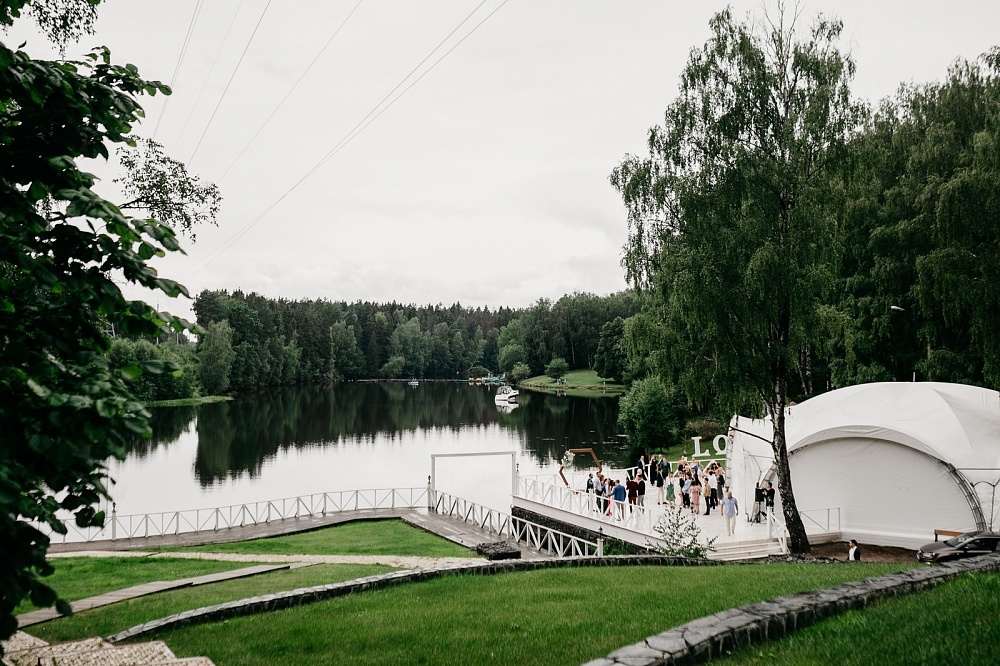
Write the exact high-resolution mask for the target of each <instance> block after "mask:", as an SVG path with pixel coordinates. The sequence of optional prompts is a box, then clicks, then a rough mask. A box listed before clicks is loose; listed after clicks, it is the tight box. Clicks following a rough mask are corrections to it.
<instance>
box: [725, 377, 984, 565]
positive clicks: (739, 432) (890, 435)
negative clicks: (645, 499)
mask: <svg viewBox="0 0 1000 666" xmlns="http://www.w3.org/2000/svg"><path fill="white" fill-rule="evenodd" d="M785 424H786V427H785V430H786V439H787V446H788V453H789V467H790V469H791V474H792V488H793V491H794V493H795V500H796V504H797V505H798V508H799V511H800V513H802V514H803V521H804V522H805V524H806V530H807V532H810V533H820V532H824V531H837V530H836V526H837V522H838V518H839V528H840V529H839V531H840V532H841V533H842V535H843V538H844V539H850V538H856V539H858V541H860V542H862V543H873V544H879V545H898V546H906V547H911V548H912V547H917V546H919V545H920V544H923V543H926V542H928V541H930V540H932V539H933V536H934V530H935V529H949V530H972V529H977V528H979V529H993V528H996V529H998V530H1000V493H998V492H997V484H998V482H1000V393H997V392H996V391H991V390H988V389H983V388H978V387H974V386H964V385H959V384H943V383H936V382H915V383H879V384H861V385H858V386H851V387H848V388H843V389H838V390H836V391H831V392H829V393H825V394H823V395H820V396H817V397H815V398H812V399H810V400H808V401H806V402H803V403H801V404H799V405H793V406H791V407H789V408H788V411H787V412H786V419H785ZM771 432H772V431H771V423H770V421H769V420H753V419H747V418H744V417H739V416H737V417H734V418H733V421H732V423H731V424H730V443H729V447H728V450H727V459H728V460H727V465H726V467H727V469H728V471H729V479H730V484H731V486H732V488H733V490H734V494H736V496H737V497H738V499H739V501H740V505H741V506H743V507H753V500H754V496H753V493H754V488H755V487H758V486H759V485H760V484H761V483H762V482H764V481H766V480H774V476H773V469H772V465H773V458H774V456H773V454H772V452H771V445H770V440H771ZM775 486H776V487H777V483H775ZM777 501H778V502H779V504H778V507H777V511H778V512H779V514H780V497H778V499H777ZM828 516H830V518H829V520H830V522H831V523H832V525H833V526H832V527H831V528H826V525H827V521H828Z"/></svg>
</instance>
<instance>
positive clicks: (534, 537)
mask: <svg viewBox="0 0 1000 666" xmlns="http://www.w3.org/2000/svg"><path fill="white" fill-rule="evenodd" d="M435 495H436V498H435V501H434V511H436V512H437V513H439V514H441V515H444V516H450V517H451V518H456V519H458V520H462V521H464V522H467V523H474V524H475V525H477V526H478V527H479V528H481V529H484V530H486V531H488V532H493V533H495V534H496V535H497V536H500V537H506V538H510V539H513V540H514V541H518V542H520V543H524V544H527V545H528V546H531V547H532V548H535V549H537V550H543V551H546V552H548V553H551V554H553V555H555V556H557V557H571V556H583V557H586V556H591V555H596V556H598V557H600V556H601V555H603V544H602V543H594V542H593V541H587V540H586V539H581V538H580V537H575V536H573V535H571V534H566V533H564V532H559V531H558V530H554V529H551V528H548V527H544V526H542V525H538V524H536V523H531V522H528V521H526V520H522V519H521V518H516V517H514V516H511V515H510V514H507V513H503V512H502V511H496V510H494V509H489V508H487V507H484V506H481V505H479V504H476V503H475V502H470V501H469V500H465V499H462V498H461V497H455V496H453V495H449V494H448V493H443V492H440V491H436V492H435Z"/></svg>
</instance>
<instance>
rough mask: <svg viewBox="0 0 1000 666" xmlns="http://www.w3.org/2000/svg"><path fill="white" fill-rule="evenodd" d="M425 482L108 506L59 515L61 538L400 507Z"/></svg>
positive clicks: (420, 500) (420, 494) (422, 500)
mask: <svg viewBox="0 0 1000 666" xmlns="http://www.w3.org/2000/svg"><path fill="white" fill-rule="evenodd" d="M427 498H428V491H427V488H385V489H372V490H342V491H335V492H327V493H314V494H312V495H301V496H299V497H287V498H284V499H276V500H266V501H262V502H252V503H247V504H233V505H230V506H223V507H216V508H214V509H190V510H187V511H165V512H161V513H141V514H133V515H126V516H119V515H117V513H116V512H114V511H112V512H111V515H110V516H109V520H108V521H107V522H106V523H105V525H104V527H88V528H81V527H78V526H77V525H76V523H75V522H74V521H73V520H72V519H69V520H64V521H63V525H65V526H66V531H67V533H66V534H63V535H61V536H62V541H63V542H64V543H65V542H68V541H72V542H80V541H83V542H87V541H99V540H106V539H132V538H138V537H151V536H165V535H170V534H184V533H189V532H204V531H214V530H220V529H226V528H230V527H245V526H247V525H261V524H265V523H270V522H272V521H276V520H286V519H289V518H303V517H307V516H325V515H327V514H328V513H337V512H341V511H359V510H362V509H405V508H416V507H426V506H428V499H427ZM35 527H37V528H38V529H40V530H42V531H43V532H44V533H46V534H47V535H49V536H50V537H51V538H52V539H56V538H57V537H58V536H60V535H58V534H57V533H55V532H53V531H52V529H51V528H50V527H48V526H47V525H39V524H35Z"/></svg>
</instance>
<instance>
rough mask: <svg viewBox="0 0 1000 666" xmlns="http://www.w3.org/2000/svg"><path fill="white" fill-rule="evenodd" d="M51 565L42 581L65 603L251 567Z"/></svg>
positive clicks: (25, 606)
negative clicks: (134, 586)
mask: <svg viewBox="0 0 1000 666" xmlns="http://www.w3.org/2000/svg"><path fill="white" fill-rule="evenodd" d="M52 565H53V566H54V567H55V572H54V573H53V574H52V575H51V576H49V577H48V578H45V579H44V581H45V583H46V584H47V585H49V587H51V588H53V589H54V590H55V591H56V592H58V593H59V596H60V597H62V598H63V599H65V600H66V601H77V600H78V599H84V598H86V597H95V596H97V595H99V594H104V593H105V592H111V591H112V590H120V589H122V588H126V587H132V586H133V585H141V584H142V583H150V582H152V581H155V580H177V579H179V578H191V577H192V576H204V575H206V574H212V573H216V572H219V571H229V570H230V569H242V568H243V567H249V566H252V565H251V564H248V563H245V562H212V561H209V560H179V559H165V558H157V559H149V558H145V557H67V558H62V557H57V558H53V559H52ZM37 609H38V607H37V606H35V605H33V604H30V603H22V604H21V605H20V606H18V607H17V609H16V610H15V612H16V613H26V612H28V611H33V610H37Z"/></svg>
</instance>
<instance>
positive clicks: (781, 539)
mask: <svg viewBox="0 0 1000 666" xmlns="http://www.w3.org/2000/svg"><path fill="white" fill-rule="evenodd" d="M765 516H766V518H767V538H768V539H777V540H778V547H779V548H781V552H782V553H788V528H787V527H785V521H784V520H782V519H780V518H778V516H777V514H775V513H774V509H772V508H768V509H767V513H766V514H765Z"/></svg>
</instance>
